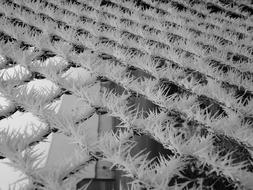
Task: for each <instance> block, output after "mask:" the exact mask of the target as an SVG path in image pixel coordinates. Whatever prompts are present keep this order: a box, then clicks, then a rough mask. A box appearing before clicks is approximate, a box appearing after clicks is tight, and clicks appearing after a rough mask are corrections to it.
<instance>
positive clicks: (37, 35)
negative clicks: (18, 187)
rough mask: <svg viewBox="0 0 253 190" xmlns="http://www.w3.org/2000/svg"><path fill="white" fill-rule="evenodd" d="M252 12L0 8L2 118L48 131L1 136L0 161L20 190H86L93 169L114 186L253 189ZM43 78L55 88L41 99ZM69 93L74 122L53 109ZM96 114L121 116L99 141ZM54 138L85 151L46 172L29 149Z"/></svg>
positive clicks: (82, 0)
mask: <svg viewBox="0 0 253 190" xmlns="http://www.w3.org/2000/svg"><path fill="white" fill-rule="evenodd" d="M252 12H253V4H252V2H251V1H250V0H241V1H235V0H234V1H223V0H208V1H204V0H193V1H192V0H161V1H158V0H138V1H137V0H119V1H118V0H117V1H116V0H111V1H109V0H22V1H20V0H1V1H0V26H1V29H0V35H1V37H0V43H1V44H0V54H1V56H2V58H1V62H0V67H1V70H0V76H1V83H0V84H1V86H0V87H1V88H0V92H1V96H2V97H4V98H5V99H6V101H9V104H8V106H5V107H4V106H3V107H2V108H1V115H2V116H1V119H4V118H7V117H10V116H11V115H12V114H13V113H15V112H17V111H20V112H31V113H33V114H34V115H36V116H37V117H38V118H39V119H40V120H41V121H43V122H44V123H45V124H46V127H45V128H37V129H34V131H33V133H32V134H28V133H24V134H19V133H14V132H13V133H12V132H11V129H9V131H6V130H5V131H1V138H0V141H1V145H0V152H1V157H2V158H8V159H9V160H10V161H11V162H10V164H11V165H12V166H14V167H15V168H17V169H19V170H21V171H22V172H23V173H24V174H26V176H27V178H28V179H29V181H30V184H29V185H28V186H27V187H24V189H36V188H37V189H76V188H81V187H80V181H82V180H83V176H84V175H85V167H87V166H88V164H89V163H91V162H97V161H99V162H100V161H107V162H109V163H111V164H112V167H111V169H112V170H113V171H116V174H117V175H116V176H115V178H116V180H117V181H119V182H118V183H119V184H118V185H116V188H118V189H120V188H121V189H125V188H126V186H127V185H126V184H129V185H128V186H129V187H131V188H132V189H157V190H158V189H159V190H162V189H252V187H253V184H252V179H253V175H252V169H253V168H252V144H253V142H252V139H253V138H252V136H253V135H252V122H253V100H252V96H253V95H252V93H253V77H252V73H253V67H252V60H253V43H252V42H253V18H252ZM71 72H73V73H72V74H71ZM13 73H14V74H13ZM77 73H78V74H77ZM76 76H79V77H76ZM43 80H44V81H45V80H47V81H48V82H51V88H50V90H45V89H44V90H42V92H43V93H36V92H37V91H36V89H35V87H39V88H40V89H41V88H42V89H43V87H42V86H43V85H42V86H40V85H41V84H40V85H39V84H38V83H37V81H41V82H42V84H44V81H43ZM31 83H34V88H33V89H32V90H29V89H30V85H32V84H31ZM94 85H101V89H100V90H99V91H98V92H97V93H92V89H93V88H94ZM63 95H74V96H76V97H77V98H78V99H80V102H81V103H80V109H79V110H76V111H75V112H73V114H72V116H70V117H67V116H65V115H61V114H57V113H56V110H57V105H58V104H59V103H58V102H57V101H58V100H59V99H60V98H61V97H62V96H63ZM84 107H85V108H87V109H83V108H84ZM87 110H88V111H87ZM84 113H86V114H84ZM87 113H89V114H87ZM94 114H100V115H101V114H102V115H103V114H107V115H110V116H111V117H113V118H114V119H115V126H113V127H112V130H109V132H106V133H102V134H101V135H99V138H98V139H97V141H91V140H88V139H89V133H88V130H87V128H88V126H87V125H86V124H85V120H88V119H89V118H91V117H92V116H93V115H94ZM116 119H117V122H116ZM52 132H54V133H61V134H64V135H66V136H67V137H69V139H71V140H72V141H73V142H74V143H75V144H76V145H77V147H78V150H79V151H76V155H74V157H73V159H72V160H70V162H66V164H64V165H62V166H61V167H59V168H58V169H55V168H54V169H52V168H51V170H50V169H45V168H39V167H38V165H37V162H38V159H39V158H38V155H37V154H36V152H35V151H34V149H33V148H34V145H35V144H36V143H39V142H40V141H42V140H43V139H46V138H47V136H48V135H49V134H50V133H52ZM149 145H150V146H151V147H152V146H153V147H152V148H151V149H148V148H149ZM157 147H158V148H157ZM144 148H146V150H143V151H142V149H144ZM148 151H151V152H150V154H148V153H147V152H148ZM80 168H81V169H80ZM120 181H121V183H120ZM78 183H79V185H77V184H78ZM85 184H86V185H87V186H88V185H89V183H88V182H85ZM82 185H83V184H82ZM82 185H81V186H82ZM90 187H91V186H90ZM84 188H85V187H84ZM88 188H89V187H88ZM100 188H103V187H100Z"/></svg>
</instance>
